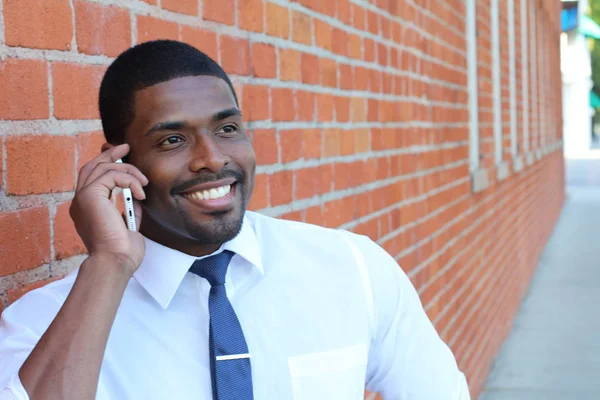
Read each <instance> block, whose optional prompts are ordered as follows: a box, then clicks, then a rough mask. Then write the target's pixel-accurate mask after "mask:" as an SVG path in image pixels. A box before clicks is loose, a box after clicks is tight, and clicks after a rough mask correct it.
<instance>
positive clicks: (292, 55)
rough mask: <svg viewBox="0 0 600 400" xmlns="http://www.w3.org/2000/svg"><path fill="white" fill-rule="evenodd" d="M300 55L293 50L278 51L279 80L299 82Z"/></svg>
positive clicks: (300, 72) (300, 73)
mask: <svg viewBox="0 0 600 400" xmlns="http://www.w3.org/2000/svg"><path fill="white" fill-rule="evenodd" d="M300 60H301V53H300V52H299V51H296V50H294V49H279V80H281V81H297V82H299V81H300V80H301V75H302V71H301V69H300Z"/></svg>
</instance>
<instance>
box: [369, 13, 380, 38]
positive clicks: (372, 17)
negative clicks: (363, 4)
mask: <svg viewBox="0 0 600 400" xmlns="http://www.w3.org/2000/svg"><path fill="white" fill-rule="evenodd" d="M367 21H368V27H369V32H371V33H372V34H373V35H379V25H380V16H379V14H376V13H375V12H373V11H367Z"/></svg>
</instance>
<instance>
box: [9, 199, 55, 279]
mask: <svg viewBox="0 0 600 400" xmlns="http://www.w3.org/2000/svg"><path fill="white" fill-rule="evenodd" d="M49 218H50V213H49V211H48V208H46V207H35V208H27V209H22V210H18V211H12V212H4V213H0V276H6V275H9V274H13V273H15V272H19V271H24V270H28V269H31V268H35V267H37V266H40V265H42V264H44V263H47V262H49V261H50V220H49Z"/></svg>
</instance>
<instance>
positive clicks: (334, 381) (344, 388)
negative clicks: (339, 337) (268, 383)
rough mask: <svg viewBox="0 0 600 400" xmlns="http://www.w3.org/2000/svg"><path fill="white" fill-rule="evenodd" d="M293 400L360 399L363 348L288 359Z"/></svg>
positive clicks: (356, 347) (364, 350)
mask: <svg viewBox="0 0 600 400" xmlns="http://www.w3.org/2000/svg"><path fill="white" fill-rule="evenodd" d="M288 365H289V369H290V378H291V381H292V393H293V399H294V400H338V399H339V400H362V399H363V398H364V388H365V374H366V368H367V346H366V345H364V344H362V345H356V346H351V347H344V348H341V349H335V350H330V351H325V352H320V353H311V354H304V355H300V356H295V357H289V358H288Z"/></svg>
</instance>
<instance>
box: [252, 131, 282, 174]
mask: <svg viewBox="0 0 600 400" xmlns="http://www.w3.org/2000/svg"><path fill="white" fill-rule="evenodd" d="M252 144H253V146H254V151H255V153H256V162H257V163H258V164H259V165H271V164H276V163H277V162H278V161H279V156H278V154H277V151H278V150H277V149H278V145H277V132H276V131H275V129H255V130H254V131H253V132H252Z"/></svg>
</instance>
